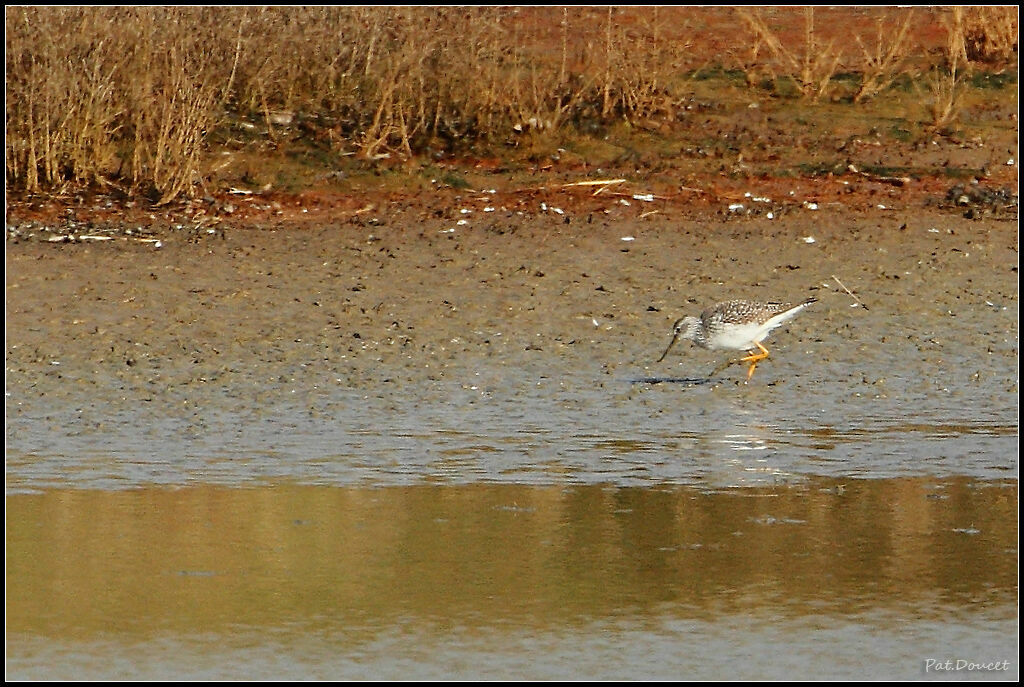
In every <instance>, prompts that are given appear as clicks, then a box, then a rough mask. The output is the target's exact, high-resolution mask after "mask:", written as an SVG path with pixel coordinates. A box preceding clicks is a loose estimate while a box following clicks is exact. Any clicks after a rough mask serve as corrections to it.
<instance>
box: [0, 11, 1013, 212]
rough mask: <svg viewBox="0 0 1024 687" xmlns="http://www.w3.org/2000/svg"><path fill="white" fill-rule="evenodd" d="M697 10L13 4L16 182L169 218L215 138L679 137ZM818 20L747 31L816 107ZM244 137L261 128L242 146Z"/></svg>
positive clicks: (834, 56) (873, 58)
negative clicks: (99, 197)
mask: <svg viewBox="0 0 1024 687" xmlns="http://www.w3.org/2000/svg"><path fill="white" fill-rule="evenodd" d="M670 12H673V14H672V15H671V16H672V19H671V20H670V19H667V18H666V16H667V13H670ZM688 12H690V13H691V14H692V10H687V9H686V8H682V9H680V8H674V9H672V8H667V7H663V8H611V7H510V6H506V7H499V6H491V7H417V6H382V7H352V6H350V7H324V6H319V7H285V6H278V7H171V6H168V7H154V6H137V7H131V6H122V7H59V6H54V7H44V6H38V7H29V6H24V7H11V8H8V10H7V12H6V19H5V29H6V49H7V74H6V77H7V79H6V84H7V92H6V96H7V145H6V147H5V164H6V170H7V187H8V190H19V191H26V192H29V193H37V192H44V191H45V192H48V193H54V192H58V193H59V192H61V191H63V190H66V189H70V188H75V187H85V186H92V187H98V188H108V189H120V190H121V191H123V192H124V193H126V194H132V195H140V194H141V195H144V196H146V197H149V198H150V199H152V200H153V201H154V202H157V203H167V202H170V201H172V200H174V199H176V198H180V197H182V196H188V195H192V194H194V193H196V192H198V191H201V190H202V188H203V184H204V180H205V177H204V171H203V170H204V168H203V156H204V153H205V152H206V151H207V148H208V146H209V145H210V141H211V139H212V138H213V137H214V135H216V138H217V140H218V141H229V142H231V143H232V144H233V145H242V146H244V145H246V144H247V141H249V142H251V141H252V136H253V135H255V136H256V137H257V138H258V139H259V141H260V142H261V144H262V143H266V144H268V145H274V144H275V142H277V141H279V140H280V139H279V135H280V132H281V127H287V126H292V127H294V126H296V125H301V126H306V127H309V128H310V130H311V131H314V132H315V133H316V136H317V140H318V141H319V142H320V144H322V145H326V146H327V147H328V148H329V149H330V150H331V151H333V152H334V153H337V154H338V155H356V156H359V157H362V158H365V159H368V160H374V159H381V158H384V157H392V158H396V157H397V158H409V157H412V156H414V155H421V154H425V153H431V152H436V151H442V152H453V151H454V152H458V151H460V150H469V149H472V147H473V146H475V145H477V144H485V145H486V144H500V145H504V144H512V145H519V144H520V143H521V142H522V141H526V140H531V139H532V140H535V141H541V142H543V141H544V140H545V138H544V137H546V136H549V135H550V134H551V132H565V131H567V130H568V129H572V128H576V129H583V130H588V131H589V130H594V127H595V126H596V127H597V128H598V129H600V128H601V127H608V126H610V125H613V124H614V123H616V122H623V121H626V122H632V123H638V122H639V123H642V122H644V121H645V120H657V121H658V122H659V123H661V122H669V121H671V120H672V119H673V118H674V117H675V116H676V114H677V110H678V108H679V103H680V101H681V99H682V98H684V97H685V96H687V95H688V91H687V89H688V87H689V82H688V76H690V75H692V74H694V73H695V70H696V69H697V67H698V66H701V65H700V64H699V63H701V62H706V61H707V60H708V59H710V58H709V56H707V55H694V54H693V53H692V51H691V50H689V46H688V43H687V41H686V32H687V31H688V30H689V29H690V27H689V24H688V22H689V19H688V18H687V17H689V16H691V14H687V13H688ZM804 12H805V13H804V15H803V17H804V31H803V35H802V41H801V42H798V44H797V45H786V44H784V43H783V42H782V41H781V40H780V39H779V37H778V36H776V35H775V34H774V33H773V32H772V30H771V29H769V28H768V25H767V23H766V22H765V21H764V20H763V19H762V18H761V16H760V14H759V13H758V12H755V11H752V10H743V11H741V13H740V16H741V17H743V18H744V20H745V21H746V23H747V25H748V26H749V27H750V28H751V30H752V31H753V33H754V35H755V38H756V40H755V45H754V47H753V49H752V52H751V55H753V56H754V59H753V60H752V61H751V62H750V63H749V65H748V66H749V67H750V69H751V71H755V70H757V69H763V70H767V71H768V72H769V73H771V74H772V76H773V78H776V79H777V78H785V77H788V78H789V79H791V80H792V82H793V83H794V84H795V85H796V87H797V89H798V91H799V93H800V94H801V95H802V97H804V98H807V99H810V100H816V99H819V98H822V97H823V96H825V95H826V94H827V93H828V92H829V89H830V87H831V85H832V83H833V76H834V74H835V72H836V69H837V66H838V65H839V63H840V58H841V55H840V51H839V49H838V48H837V47H836V46H834V44H833V43H832V42H823V41H822V40H820V38H819V35H818V33H817V32H816V31H815V26H814V21H815V15H814V10H813V8H807V9H806V10H804ZM974 16H975V15H973V14H968V15H967V17H968V18H967V19H964V20H963V22H962V24H963V27H962V29H961V33H963V34H964V35H965V39H964V40H965V43H964V45H965V46H966V47H965V49H966V50H967V51H968V52H969V53H970V52H971V51H973V52H974V53H977V54H979V55H982V54H984V55H991V54H1000V55H1001V54H1005V53H1006V51H1007V50H1009V49H1010V48H1008V47H1007V46H1008V45H1009V41H1010V39H1009V38H1008V35H1009V34H1008V33H1007V32H1006V31H1005V30H1004V28H1003V27H1004V26H1005V25H1007V21H1008V17H1006V16H1004V15H1002V14H1000V15H998V16H996V15H991V16H989V15H986V16H987V17H988V18H987V19H985V21H981V22H980V23H979V22H978V21H974V20H973V19H972V17H974ZM979 16H980V15H979ZM1012 19H1013V20H1014V22H1013V26H1014V27H1015V20H1016V15H1014V16H1013V17H1012ZM695 21H696V20H695ZM972 21H974V23H972ZM698 23H699V22H698ZM910 24H911V20H910V18H909V16H908V17H906V18H905V19H904V20H903V23H901V24H899V27H898V29H892V30H887V31H883V30H882V29H881V28H879V34H878V38H877V41H876V43H875V44H874V45H866V46H865V45H863V44H862V51H863V55H864V57H863V60H862V70H863V73H864V85H863V86H862V89H861V92H860V93H859V94H858V97H857V99H858V100H864V99H867V98H870V97H871V96H872V95H874V94H875V93H877V92H878V91H879V90H880V89H883V88H885V87H886V84H887V83H889V82H891V80H892V79H893V78H894V75H895V74H898V73H899V70H900V69H901V68H902V67H901V64H902V63H901V61H900V60H901V58H902V56H903V55H904V52H903V51H904V49H905V46H904V39H905V37H906V34H907V31H908V28H907V27H909V26H910ZM972 27H975V28H972ZM976 27H983V28H984V29H985V31H982V32H981V33H979V31H981V29H979V28H976ZM1015 35H1016V34H1015V33H1014V34H1013V36H1014V39H1013V43H1012V46H1013V47H1012V52H1013V53H1015V52H1016V42H1015ZM967 56H970V55H965V56H964V59H965V58H966V57H967ZM958 59H959V58H958ZM961 65H962V63H961V64H958V65H954V67H957V68H954V69H953V72H952V73H953V74H954V75H957V76H954V77H953V81H952V86H954V87H955V86H956V85H957V84H958V83H959V81H958V79H960V78H961V77H960V76H959V74H960V72H961V70H959V69H958V68H959V67H960V66H961ZM954 90H955V89H954ZM936 93H937V94H938V95H939V96H942V98H941V99H947V100H948V99H949V98H947V97H946V96H947V95H948V94H946V93H944V92H943V93H940V92H939V91H938V90H936ZM952 100H953V101H955V98H952ZM939 101H940V98H936V103H937V105H936V107H937V108H938V103H939ZM948 109H949V112H948V113H945V114H944V111H945V106H943V107H942V108H939V109H937V110H936V120H937V121H940V120H942V119H944V118H945V119H948V118H949V117H950V116H952V115H953V113H954V112H955V102H952V103H951V104H950V107H949V108H948ZM940 110H943V111H940ZM243 130H245V131H249V132H253V131H255V132H256V133H255V134H250V135H249V138H248V139H247V138H246V136H245V135H240V134H239V132H240V131H243Z"/></svg>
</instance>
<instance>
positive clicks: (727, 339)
mask: <svg viewBox="0 0 1024 687" xmlns="http://www.w3.org/2000/svg"><path fill="white" fill-rule="evenodd" d="M770 331H771V330H766V329H765V328H764V326H763V325H757V324H755V325H750V326H738V327H730V328H729V331H726V332H720V333H718V334H716V335H715V336H714V337H713V338H712V341H711V346H710V348H727V349H730V350H734V351H747V350H750V349H751V348H757V344H758V343H760V342H761V341H764V339H765V337H767V336H768V333H769V332H770Z"/></svg>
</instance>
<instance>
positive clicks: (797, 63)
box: [736, 7, 842, 101]
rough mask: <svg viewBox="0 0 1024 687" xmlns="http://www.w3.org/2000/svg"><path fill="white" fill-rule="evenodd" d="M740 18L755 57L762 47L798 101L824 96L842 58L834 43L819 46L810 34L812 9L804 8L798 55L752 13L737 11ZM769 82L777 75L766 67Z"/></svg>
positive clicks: (757, 15) (812, 32)
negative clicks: (751, 36)
mask: <svg viewBox="0 0 1024 687" xmlns="http://www.w3.org/2000/svg"><path fill="white" fill-rule="evenodd" d="M736 11H737V13H738V14H739V16H740V18H741V19H742V20H743V21H744V22H745V23H746V24H747V26H748V28H750V30H751V31H752V32H753V34H754V38H755V47H754V48H753V52H752V56H756V55H757V53H758V52H759V51H760V47H761V46H762V45H763V46H764V47H765V48H767V50H768V52H769V53H771V55H772V57H773V58H774V60H775V62H776V63H777V64H778V65H779V66H780V67H781V70H782V71H783V72H784V74H785V75H786V76H787V77H788V78H789V79H790V80H791V81H792V82H793V84H794V85H795V86H796V89H797V91H798V92H799V93H800V95H801V97H803V98H806V99H809V100H812V101H817V100H819V99H821V98H822V97H823V96H825V94H826V93H827V92H828V89H829V85H830V82H831V80H832V77H833V76H834V75H835V73H836V69H837V68H838V67H839V63H840V61H841V59H842V54H841V52H840V50H839V49H838V48H836V47H835V43H834V41H829V43H828V44H827V45H821V43H820V42H819V41H818V39H817V38H816V37H815V34H814V8H813V7H806V8H804V40H803V45H802V46H800V49H799V51H798V52H797V51H794V50H790V49H789V48H787V47H786V46H785V45H784V44H783V43H782V40H781V39H779V37H778V36H777V35H776V34H775V32H773V31H772V30H771V28H770V27H769V26H768V24H767V23H766V22H765V21H764V19H763V18H762V17H761V15H760V13H759V12H758V11H756V10H753V11H751V10H747V9H737V10H736ZM767 69H768V70H769V72H770V73H771V75H772V80H773V81H777V80H778V76H777V72H776V71H775V70H774V69H773V67H772V66H767Z"/></svg>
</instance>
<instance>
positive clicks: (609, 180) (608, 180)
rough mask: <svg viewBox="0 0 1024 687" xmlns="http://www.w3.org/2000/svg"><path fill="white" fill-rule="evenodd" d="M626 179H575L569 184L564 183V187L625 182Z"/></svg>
mask: <svg viewBox="0 0 1024 687" xmlns="http://www.w3.org/2000/svg"><path fill="white" fill-rule="evenodd" d="M626 181H627V180H626V179H601V180H595V181H573V182H572V183H569V184H562V188H565V187H567V186H600V185H602V184H624V183H626Z"/></svg>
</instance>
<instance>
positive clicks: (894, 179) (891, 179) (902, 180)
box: [847, 165, 912, 186]
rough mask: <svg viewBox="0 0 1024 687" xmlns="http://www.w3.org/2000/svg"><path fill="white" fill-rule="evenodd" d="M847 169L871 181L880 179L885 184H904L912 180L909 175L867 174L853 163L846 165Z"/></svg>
mask: <svg viewBox="0 0 1024 687" xmlns="http://www.w3.org/2000/svg"><path fill="white" fill-rule="evenodd" d="M847 169H848V170H850V171H851V172H853V173H854V174H859V175H860V176H862V177H864V178H866V179H870V180H871V181H880V182H882V183H885V184H892V185H893V186H906V185H907V184H909V183H910V182H911V181H912V180H911V178H910V177H885V176H879V175H877V174H868V173H867V172H862V171H860V170H859V169H857V168H856V167H854V166H853V165H848V166H847Z"/></svg>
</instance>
